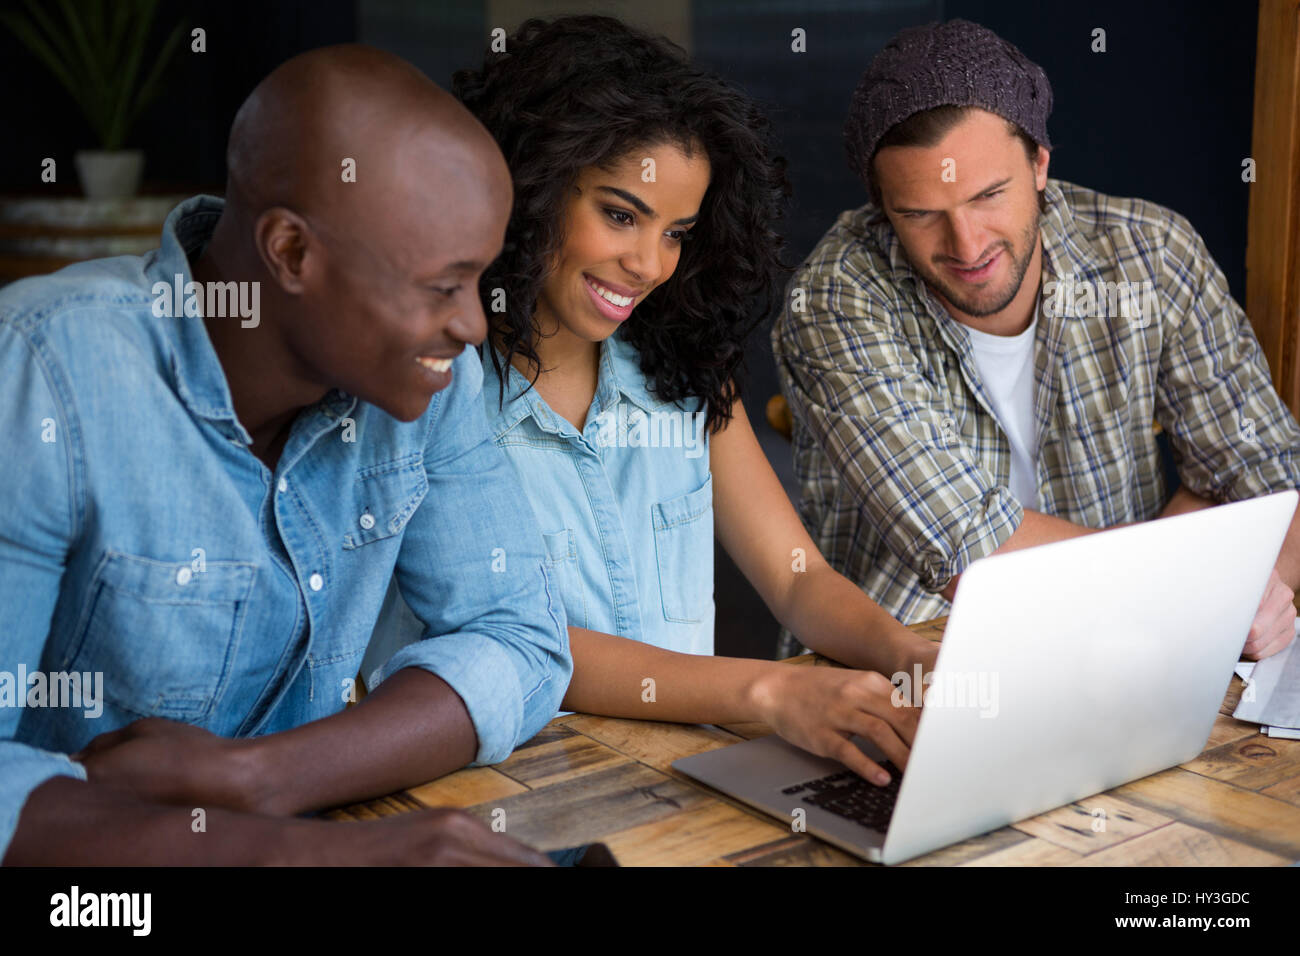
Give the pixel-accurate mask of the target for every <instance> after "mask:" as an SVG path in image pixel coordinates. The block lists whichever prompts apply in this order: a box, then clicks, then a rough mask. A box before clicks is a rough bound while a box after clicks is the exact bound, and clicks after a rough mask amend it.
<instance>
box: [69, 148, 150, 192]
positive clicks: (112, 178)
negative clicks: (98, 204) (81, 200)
mask: <svg viewBox="0 0 1300 956" xmlns="http://www.w3.org/2000/svg"><path fill="white" fill-rule="evenodd" d="M73 162H75V163H76V166H77V176H78V177H79V178H80V179H81V189H82V191H83V192H85V194H86V197H87V198H88V199H126V198H129V197H131V196H134V195H135V193H136V190H137V189H139V188H140V174H141V173H142V172H143V171H144V153H143V152H142V151H140V150H138V149H82V150H78V151H77V153H76V155H75V156H73Z"/></svg>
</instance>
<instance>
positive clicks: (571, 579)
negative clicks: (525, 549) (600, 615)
mask: <svg viewBox="0 0 1300 956" xmlns="http://www.w3.org/2000/svg"><path fill="white" fill-rule="evenodd" d="M542 541H543V542H544V543H545V544H546V571H547V574H548V575H549V576H550V578H551V579H552V580H553V581H555V583H556V585H557V586H558V587H559V589H560V595H561V598H562V600H563V601H564V613H565V617H567V618H568V622H569V623H570V624H572V625H573V626H574V627H586V626H587V598H586V595H585V593H584V592H583V589H582V580H581V576H580V575H579V573H578V549H577V547H576V545H575V544H574V539H573V532H572V531H570V530H569V529H568V528H563V529H561V530H560V531H552V532H549V533H543V534H542Z"/></svg>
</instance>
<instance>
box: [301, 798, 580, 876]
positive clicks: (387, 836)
mask: <svg viewBox="0 0 1300 956" xmlns="http://www.w3.org/2000/svg"><path fill="white" fill-rule="evenodd" d="M332 826H336V827H348V828H351V829H353V830H354V832H355V835H356V836H357V837H359V838H360V840H359V841H357V848H358V851H359V852H358V855H357V856H356V857H353V858H351V859H349V858H346V857H344V858H330V859H329V860H328V862H330V863H338V864H343V865H362V866H554V865H555V864H553V863H552V862H551V860H550V858H549V857H547V856H546V855H545V854H542V853H539V852H537V851H536V850H534V849H532V848H531V847H527V846H524V844H522V843H520V842H518V841H516V840H512V839H511V838H510V837H508V836H506V835H505V834H503V833H494V832H493V831H492V830H490V829H489V828H488V827H487V826H486V825H484V824H483V822H482V821H480V820H478V819H477V818H475V817H473V816H471V815H470V814H468V813H465V812H464V811H462V810H446V809H439V810H421V811H419V812H416V813H400V814H398V815H397V816H393V817H385V818H384V819H383V820H377V821H374V822H365V823H354V824H350V823H337V824H332ZM285 862H296V861H294V860H286V861H285Z"/></svg>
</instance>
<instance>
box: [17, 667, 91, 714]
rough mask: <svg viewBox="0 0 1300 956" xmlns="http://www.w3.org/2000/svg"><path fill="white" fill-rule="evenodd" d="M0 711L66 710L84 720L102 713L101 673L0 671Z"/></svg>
mask: <svg viewBox="0 0 1300 956" xmlns="http://www.w3.org/2000/svg"><path fill="white" fill-rule="evenodd" d="M0 707H67V708H70V709H72V710H81V711H82V712H84V714H85V715H86V716H87V717H98V716H99V715H100V714H102V713H103V712H104V672H103V671H94V672H93V673H92V672H91V671H84V672H83V671H50V672H49V673H48V674H47V673H46V672H45V671H30V672H29V671H28V670H27V665H26V664H19V665H18V672H17V673H14V672H13V671H0Z"/></svg>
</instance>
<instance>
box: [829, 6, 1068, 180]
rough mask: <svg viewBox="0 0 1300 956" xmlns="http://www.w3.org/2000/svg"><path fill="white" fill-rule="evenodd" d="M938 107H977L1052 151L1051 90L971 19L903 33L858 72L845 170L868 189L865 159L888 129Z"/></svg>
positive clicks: (1016, 53)
mask: <svg viewBox="0 0 1300 956" xmlns="http://www.w3.org/2000/svg"><path fill="white" fill-rule="evenodd" d="M936 106H978V107H980V108H981V109H985V110H988V111H989V112H990V113H996V114H997V115H998V116H1001V117H1003V118H1005V119H1008V120H1010V121H1011V122H1013V123H1015V124H1016V125H1017V126H1019V127H1020V128H1021V129H1022V130H1024V131H1025V132H1026V133H1027V134H1029V137H1030V138H1031V139H1033V140H1034V142H1036V143H1038V144H1039V145H1040V146H1042V147H1044V148H1046V149H1051V148H1052V144H1051V142H1050V141H1049V140H1048V138H1047V117H1048V115H1049V114H1050V113H1051V112H1052V87H1051V85H1050V84H1049V83H1048V82H1047V74H1046V73H1044V72H1043V69H1042V67H1040V66H1039V65H1038V64H1036V63H1034V62H1032V61H1031V60H1029V59H1028V58H1026V57H1025V55H1024V54H1023V53H1021V52H1020V50H1018V49H1017V48H1016V47H1015V45H1014V44H1012V43H1009V42H1007V41H1006V40H1004V39H1002V38H1001V37H1000V36H998V35H997V34H996V33H994V32H993V31H992V30H990V29H988V28H987V27H982V26H980V25H979V24H978V23H971V22H970V21H969V20H949V21H948V22H947V23H931V24H928V25H927V26H922V27H909V28H908V29H906V30H902V31H900V32H899V33H898V35H897V36H895V37H894V38H893V39H892V40H890V41H889V42H888V43H887V44H885V48H884V49H883V50H881V51H880V52H879V53H877V54H876V56H875V58H874V59H873V60H872V61H871V65H870V66H868V67H867V71H866V72H865V73H863V74H862V80H861V82H860V83H859V84H858V88H857V89H856V90H855V91H854V93H853V101H852V103H851V104H850V106H849V116H848V119H847V120H846V121H845V123H844V145H845V148H846V149H847V150H848V154H849V166H850V167H851V168H852V169H853V171H854V172H855V173H857V174H858V176H859V177H860V178H861V179H862V181H863V182H864V183H866V185H867V188H868V189H870V188H871V182H870V178H871V173H870V168H871V160H872V158H873V157H874V156H875V152H876V147H877V145H878V144H879V142H880V139H881V137H883V136H884V135H885V134H886V133H887V132H889V130H890V129H891V128H892V127H894V126H896V125H897V124H899V123H901V122H902V121H903V120H905V119H907V118H908V117H909V116H911V115H913V114H914V113H919V112H921V111H923V110H928V109H933V108H934V107H936Z"/></svg>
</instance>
